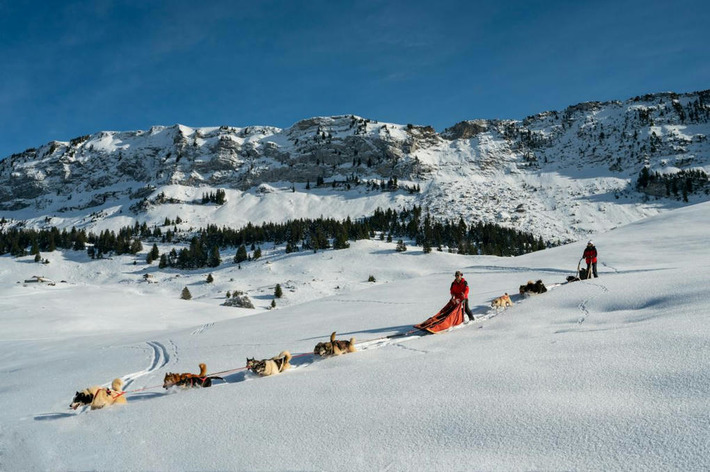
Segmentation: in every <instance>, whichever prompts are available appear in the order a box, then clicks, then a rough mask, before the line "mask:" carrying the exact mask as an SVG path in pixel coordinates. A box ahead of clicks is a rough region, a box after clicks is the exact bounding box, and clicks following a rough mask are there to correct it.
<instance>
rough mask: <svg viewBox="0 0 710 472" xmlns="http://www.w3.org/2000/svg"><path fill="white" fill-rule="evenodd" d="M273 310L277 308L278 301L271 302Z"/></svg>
mask: <svg viewBox="0 0 710 472" xmlns="http://www.w3.org/2000/svg"><path fill="white" fill-rule="evenodd" d="M271 308H276V300H271Z"/></svg>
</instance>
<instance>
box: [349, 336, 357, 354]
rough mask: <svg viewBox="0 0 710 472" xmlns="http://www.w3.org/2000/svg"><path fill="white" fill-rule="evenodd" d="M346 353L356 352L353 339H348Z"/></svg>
mask: <svg viewBox="0 0 710 472" xmlns="http://www.w3.org/2000/svg"><path fill="white" fill-rule="evenodd" d="M348 352H357V348H356V347H355V338H350V342H348Z"/></svg>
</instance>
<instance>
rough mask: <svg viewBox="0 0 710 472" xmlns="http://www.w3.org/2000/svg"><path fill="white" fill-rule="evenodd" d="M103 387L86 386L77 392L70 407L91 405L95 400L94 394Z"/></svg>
mask: <svg viewBox="0 0 710 472" xmlns="http://www.w3.org/2000/svg"><path fill="white" fill-rule="evenodd" d="M101 388H102V387H99V386H98V385H94V386H93V387H89V388H85V389H84V390H82V391H81V392H76V395H74V399H73V400H72V402H71V403H70V404H69V408H71V409H72V410H76V409H77V408H79V407H80V406H86V405H91V402H92V401H94V395H96V392H98V391H99V390H101Z"/></svg>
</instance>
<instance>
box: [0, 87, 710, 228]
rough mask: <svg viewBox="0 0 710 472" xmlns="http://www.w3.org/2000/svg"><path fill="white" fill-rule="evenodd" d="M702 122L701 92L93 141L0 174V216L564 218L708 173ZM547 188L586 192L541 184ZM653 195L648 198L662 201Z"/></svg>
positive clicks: (34, 155) (9, 162) (30, 155)
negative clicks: (299, 207)
mask: <svg viewBox="0 0 710 472" xmlns="http://www.w3.org/2000/svg"><path fill="white" fill-rule="evenodd" d="M709 123H710V91H704V92H696V93H688V94H673V93H662V94H653V95H646V96H643V97H635V98H633V99H629V100H626V101H623V102H621V101H613V102H589V103H582V104H578V105H575V106H570V107H568V108H566V109H565V110H562V111H549V112H544V113H540V114H538V115H534V116H530V117H528V118H526V119H524V120H522V121H516V120H472V121H465V122H461V123H458V124H456V125H454V126H452V127H451V128H448V129H446V130H444V131H443V132H441V133H437V132H435V130H434V129H433V128H431V127H427V126H414V125H411V124H409V125H400V124H391V123H378V122H376V121H371V120H368V119H365V118H360V117H357V116H352V115H347V116H335V117H316V118H311V119H307V120H303V121H300V122H298V123H295V124H294V125H293V126H291V127H290V128H288V129H279V128H274V127H268V126H250V127H245V128H235V127H230V126H221V127H214V128H188V127H186V126H181V125H175V126H170V127H162V126H156V127H153V128H151V129H150V130H147V131H129V132H108V131H102V132H99V133H96V134H93V135H89V136H82V137H78V138H76V139H73V140H72V141H70V142H51V143H48V144H45V145H43V146H41V147H39V148H36V149H28V150H26V151H24V152H22V153H18V154H14V155H12V156H9V157H8V158H6V159H4V160H2V161H0V183H1V185H0V210H2V211H5V212H12V211H17V210H19V209H22V208H34V209H37V210H38V211H40V212H41V210H42V209H43V208H46V207H47V206H48V205H49V202H53V201H55V200H57V199H65V200H67V201H69V200H70V199H71V198H72V196H73V195H76V194H78V193H83V194H89V195H90V198H86V199H84V201H83V203H81V204H80V205H79V204H78V203H77V202H74V204H72V205H69V204H68V205H67V206H72V207H73V208H77V207H78V208H92V207H94V206H101V205H103V204H105V203H106V202H109V201H112V200H117V199H121V198H128V199H139V198H143V197H142V196H144V195H146V194H149V193H150V192H151V191H153V190H155V189H157V188H160V187H161V186H165V185H172V184H179V185H184V186H193V187H195V186H196V187H200V186H207V187H222V188H232V189H239V190H246V189H249V188H252V187H255V186H258V185H260V184H262V183H268V182H289V183H306V182H310V183H311V184H314V183H315V182H316V181H317V180H318V179H323V180H325V181H333V180H336V181H345V180H352V179H359V180H379V179H384V180H387V179H390V178H393V177H394V178H397V179H399V181H400V182H409V183H413V184H416V183H429V184H430V185H428V186H426V190H425V191H424V192H423V195H422V196H421V201H422V202H423V203H425V204H426V205H427V206H428V207H429V208H430V209H431V210H432V211H434V212H437V211H438V212H439V213H440V214H441V215H442V216H455V215H451V214H450V211H447V210H446V208H448V206H449V205H447V204H446V202H447V200H449V197H448V194H449V192H454V194H455V195H463V196H464V197H465V198H463V203H462V205H461V213H463V214H467V215H472V214H478V215H479V216H480V215H481V214H480V212H479V209H480V208H483V209H484V211H485V213H484V214H485V215H488V217H489V218H498V217H497V216H495V215H499V214H500V213H501V212H503V213H506V212H510V213H516V211H515V208H518V207H519V205H520V204H521V202H520V200H521V198H523V197H521V195H525V197H524V198H525V199H526V200H527V201H526V203H527V207H528V208H537V209H538V211H543V210H545V209H548V210H549V209H554V208H557V207H558V206H559V205H565V203H564V202H562V201H561V200H563V199H564V198H567V199H568V200H569V199H570V197H575V198H576V197H579V198H588V197H590V196H593V195H610V194H613V195H614V196H615V198H616V199H618V198H619V195H622V194H627V196H628V195H630V193H629V192H631V191H633V190H635V189H634V183H635V180H636V178H637V176H638V174H639V172H640V171H641V169H642V168H643V167H645V166H647V167H648V168H649V169H651V170H652V171H654V172H660V173H665V174H668V173H675V172H679V171H684V170H691V169H696V170H697V169H699V170H702V171H704V172H710V146H709V145H708V143H707V136H708V134H710V125H709ZM546 175H555V176H563V177H564V178H565V179H572V180H576V181H577V182H582V181H583V182H584V184H583V185H582V184H580V185H577V186H575V188H574V189H573V190H570V189H569V188H563V187H560V185H559V180H556V181H555V182H556V183H555V184H554V185H546V184H545V182H546V178H545V177H544V176H546ZM590 179H591V180H590ZM548 180H549V179H548ZM700 187H702V185H701V186H700ZM652 189H653V190H652V193H649V194H650V195H656V194H658V193H659V190H658V189H656V186H652ZM695 190H696V193H697V190H698V189H697V185H696V189H695ZM569 192H572V193H574V195H572V194H569ZM565 193H568V194H567V195H564V196H563V194H565ZM506 195H507V196H506ZM634 198H635V199H636V200H637V201H640V200H641V199H642V198H644V196H643V194H638V195H637V196H636V197H634ZM507 199H510V200H511V203H510V205H507V204H506V203H505V202H506V200H507ZM513 203H514V204H515V205H514V206H511V205H513ZM501 206H502V207H501ZM135 208H138V207H135ZM447 213H449V214H447ZM517 213H518V214H519V213H520V212H519V211H517Z"/></svg>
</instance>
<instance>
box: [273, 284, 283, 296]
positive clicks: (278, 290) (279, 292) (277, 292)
mask: <svg viewBox="0 0 710 472" xmlns="http://www.w3.org/2000/svg"><path fill="white" fill-rule="evenodd" d="M283 295H284V292H283V290H281V284H276V289H275V290H274V297H276V298H281V297H283Z"/></svg>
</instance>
